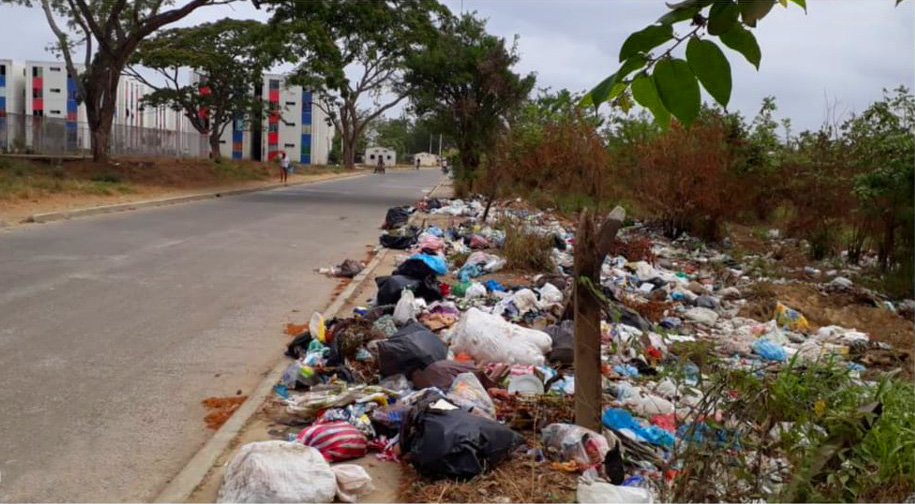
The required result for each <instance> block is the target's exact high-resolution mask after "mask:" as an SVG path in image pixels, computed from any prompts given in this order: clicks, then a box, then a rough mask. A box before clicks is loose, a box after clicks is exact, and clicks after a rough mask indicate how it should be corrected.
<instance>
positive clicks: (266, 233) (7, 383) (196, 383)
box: [0, 170, 441, 501]
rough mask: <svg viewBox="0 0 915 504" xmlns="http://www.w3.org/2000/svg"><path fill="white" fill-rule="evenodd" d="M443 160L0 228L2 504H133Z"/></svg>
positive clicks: (258, 375)
mask: <svg viewBox="0 0 915 504" xmlns="http://www.w3.org/2000/svg"><path fill="white" fill-rule="evenodd" d="M440 177H441V175H440V172H438V170H421V171H413V170H390V171H388V173H387V175H371V174H369V175H366V176H363V177H358V178H352V179H348V180H339V181H329V182H321V183H316V184H312V185H306V186H296V187H288V188H283V189H277V190H272V191H263V192H256V193H250V194H245V195H241V196H233V197H227V198H220V199H213V200H207V201H202V202H195V203H187V204H180V205H175V206H169V207H160V208H151V209H142V210H136V211H133V212H124V213H118V214H111V215H105V216H98V217H89V218H85V219H79V220H73V221H64V222H56V223H51V224H43V225H33V226H27V227H21V228H14V229H10V230H6V231H3V232H0V501H146V500H150V499H153V498H154V497H155V496H156V495H157V493H158V492H159V491H160V490H161V489H162V488H164V486H165V484H166V483H167V482H168V481H169V479H170V478H172V477H173V476H174V475H176V474H177V473H178V471H180V470H181V468H183V467H184V465H185V464H186V463H187V461H188V460H190V458H191V457H192V456H193V455H194V453H196V451H197V450H198V449H199V448H200V447H201V446H202V445H203V444H204V443H205V442H206V440H207V439H208V437H209V436H210V435H211V434H212V431H209V430H208V429H206V427H205V425H204V422H203V417H204V415H205V414H206V410H205V409H204V408H203V406H202V405H201V404H200V401H201V400H202V399H204V398H206V397H208V396H226V395H235V394H236V392H237V391H241V393H243V394H248V393H250V392H251V391H252V390H253V389H254V388H255V387H256V386H257V384H258V383H259V382H260V380H261V379H262V378H263V376H264V374H265V373H266V372H267V371H268V370H269V369H270V368H271V367H272V366H273V365H274V364H275V363H276V362H277V360H278V359H279V358H280V356H281V353H282V351H283V349H284V345H285V343H286V342H287V341H288V337H287V336H285V335H283V334H282V329H283V326H284V325H285V323H286V322H289V321H296V322H304V321H306V320H307V318H308V316H309V315H310V314H311V312H312V311H313V310H315V309H320V308H322V307H323V306H324V305H325V303H326V301H327V300H328V298H329V295H330V294H331V292H332V291H333V289H334V287H335V285H336V282H335V281H334V280H332V279H328V278H325V277H323V276H321V275H318V274H317V273H314V272H313V269H314V268H318V267H321V266H328V265H331V264H338V263H340V262H341V261H342V260H343V259H345V258H354V259H360V260H361V259H363V258H364V257H365V254H366V250H367V249H366V245H369V244H376V243H377V236H378V233H379V230H378V227H379V225H380V224H381V222H382V220H383V218H384V212H385V210H386V209H387V208H388V207H390V206H393V205H399V204H408V203H411V202H413V201H415V200H416V199H418V198H419V197H420V196H422V194H423V190H425V189H431V188H432V187H433V186H434V185H435V184H436V183H437V182H438V181H439V179H440Z"/></svg>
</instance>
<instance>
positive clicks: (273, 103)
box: [190, 72, 333, 164]
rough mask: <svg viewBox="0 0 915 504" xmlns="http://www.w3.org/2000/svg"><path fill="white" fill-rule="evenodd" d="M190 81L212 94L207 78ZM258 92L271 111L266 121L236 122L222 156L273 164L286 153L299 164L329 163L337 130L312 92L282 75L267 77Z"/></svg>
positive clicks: (229, 130) (193, 75)
mask: <svg viewBox="0 0 915 504" xmlns="http://www.w3.org/2000/svg"><path fill="white" fill-rule="evenodd" d="M190 81H191V82H193V83H197V84H199V85H200V92H202V93H207V92H209V88H208V87H207V85H206V83H205V78H204V77H203V76H201V75H199V74H196V73H194V72H192V73H191V75H190ZM255 92H256V93H257V94H259V96H260V97H261V99H262V100H263V101H264V104H265V107H266V108H267V113H266V114H265V117H264V119H263V121H262V122H261V123H260V124H256V123H252V122H251V120H250V119H249V118H246V117H238V118H236V119H235V120H233V121H232V123H231V124H229V125H228V126H227V127H226V129H225V130H224V131H223V133H222V137H221V138H220V155H222V156H223V157H229V158H233V159H255V160H264V161H270V160H273V159H274V158H276V156H277V155H279V153H280V152H285V153H286V155H287V156H289V159H290V160H291V161H293V162H296V163H302V164H327V157H328V154H329V153H330V143H331V141H332V140H333V129H332V128H331V127H330V126H328V125H327V121H326V117H327V115H326V114H325V113H324V112H323V111H322V110H321V109H320V108H318V107H317V105H315V104H314V103H313V100H312V93H311V92H310V91H308V90H305V89H303V88H302V86H296V85H292V84H290V83H289V82H288V76H286V75H282V74H265V75H264V76H263V81H262V85H261V86H260V87H259V89H257V90H252V93H255ZM201 113H203V114H205V113H206V111H201Z"/></svg>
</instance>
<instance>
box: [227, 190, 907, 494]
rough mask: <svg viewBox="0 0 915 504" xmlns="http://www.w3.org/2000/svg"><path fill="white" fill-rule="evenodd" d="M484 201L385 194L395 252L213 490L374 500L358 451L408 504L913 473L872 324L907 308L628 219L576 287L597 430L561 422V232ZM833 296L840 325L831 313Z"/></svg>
mask: <svg viewBox="0 0 915 504" xmlns="http://www.w3.org/2000/svg"><path fill="white" fill-rule="evenodd" d="M486 203H487V201H486V200H484V199H483V198H481V199H466V200H460V199H424V200H422V201H420V202H418V203H417V204H416V205H413V206H407V207H398V208H394V209H391V210H390V211H389V212H388V215H387V218H386V219H385V225H384V226H383V227H384V228H385V231H384V232H383V233H382V235H381V236H380V238H379V242H380V244H381V245H382V246H385V247H387V248H390V249H394V250H396V251H397V252H395V253H396V254H399V257H398V259H397V261H396V263H397V264H396V268H395V269H394V271H391V272H390V274H388V275H383V276H378V277H376V278H375V284H376V286H377V291H376V293H375V295H374V297H373V298H372V299H371V302H370V303H368V304H366V305H365V306H358V307H356V308H355V309H354V311H353V313H352V314H351V315H347V316H343V317H339V318H335V319H329V320H328V319H324V318H323V317H322V316H321V315H320V314H317V313H316V314H314V315H313V316H312V317H311V319H310V320H309V321H308V324H307V329H306V330H302V331H301V332H298V333H297V334H295V336H294V337H293V339H292V340H291V341H290V343H289V345H288V348H287V355H288V356H289V357H290V359H291V360H290V364H289V367H288V368H287V370H286V373H285V374H284V376H283V378H282V380H281V382H280V383H278V384H277V385H276V387H275V391H276V395H275V397H274V398H272V399H271V400H270V404H269V405H268V408H266V409H265V411H267V412H268V414H271V415H274V417H273V418H274V420H275V422H276V425H286V426H288V427H287V428H285V429H278V430H275V431H272V432H273V435H275V436H276V439H275V440H272V441H260V442H255V443H250V444H247V445H245V446H242V447H241V448H240V449H239V450H238V452H237V453H236V454H235V455H234V457H233V458H232V459H231V461H230V462H229V464H228V466H227V471H226V474H225V477H224V481H223V483H222V487H221V489H220V500H221V501H253V500H257V499H270V500H277V499H278V496H280V495H282V496H283V498H284V499H285V498H288V499H291V500H309V501H330V500H332V499H334V498H336V499H339V500H346V501H351V500H355V499H360V498H371V497H370V496H371V495H372V493H371V492H372V488H373V485H374V483H378V482H377V481H376V482H374V483H373V482H372V478H371V476H370V475H369V471H367V470H366V469H367V468H369V467H370V466H371V465H372V463H367V462H366V460H372V459H380V460H382V461H385V462H384V463H391V464H400V465H401V469H402V481H401V484H400V493H399V495H398V499H399V500H402V501H408V502H432V501H450V502H475V501H480V500H486V501H500V502H568V501H571V500H573V499H576V500H578V501H579V502H649V501H653V500H654V501H664V502H667V501H670V502H680V501H698V500H702V501H709V500H716V501H722V500H723V501H734V502H738V501H740V502H746V501H759V500H761V499H762V500H783V501H785V500H787V501H859V500H875V501H880V500H902V499H905V498H907V497H908V496H909V495H911V494H912V492H913V490H915V487H913V481H915V468H913V456H912V452H913V449H915V425H913V422H915V397H913V392H915V390H913V387H912V385H911V383H910V380H907V378H910V377H911V364H912V363H911V352H912V348H911V345H912V339H911V338H909V339H908V343H907V345H908V346H907V347H906V346H905V345H906V343H905V342H904V341H902V340H899V341H898V343H899V345H894V344H890V343H888V342H887V341H889V340H891V338H888V337H887V335H886V334H885V332H884V331H885V328H886V327H891V326H892V324H894V323H896V322H899V323H902V324H904V323H905V321H904V319H903V317H901V316H900V315H898V314H897V313H895V312H894V311H905V307H904V306H903V305H904V303H893V302H888V301H884V302H882V303H876V304H875V303H872V302H870V301H868V300H871V301H872V300H873V299H874V298H875V296H877V294H876V293H873V292H872V291H870V290H868V289H867V288H865V287H862V286H860V285H857V284H855V283H854V282H852V281H851V280H848V279H846V278H843V277H835V276H833V278H831V279H828V280H827V279H826V278H819V279H816V278H808V279H806V280H796V279H790V280H789V279H785V278H771V277H770V278H768V279H767V280H766V281H765V282H763V281H761V279H760V277H759V275H758V274H757V273H756V270H755V269H754V267H755V266H754V264H755V262H754V259H753V258H749V259H746V258H740V259H738V258H735V257H734V256H732V255H730V254H729V253H728V251H727V250H722V249H719V248H716V247H713V246H710V245H708V244H707V243H705V242H703V241H702V240H699V239H697V238H694V237H691V236H689V235H688V234H686V233H680V234H679V236H678V238H676V239H671V238H669V237H666V236H665V234H664V233H663V232H662V231H661V230H655V229H656V228H650V227H647V226H645V225H643V224H642V223H640V222H638V221H634V222H632V223H631V225H628V226H627V227H625V228H624V229H623V230H622V231H621V232H620V234H619V235H618V237H617V242H616V243H614V245H613V247H612V248H611V253H610V255H609V256H608V257H607V259H606V260H605V262H604V263H603V265H602V267H601V274H600V284H599V285H593V286H592V287H593V290H594V292H595V293H596V295H597V296H599V298H600V299H601V302H602V306H603V310H604V315H603V320H602V322H601V348H600V358H601V389H602V392H603V394H602V397H603V400H602V405H601V410H602V418H601V419H602V424H603V427H602V430H601V432H594V431H590V430H588V429H585V428H583V427H578V426H576V425H574V424H573V423H574V416H573V415H574V413H573V411H574V408H573V403H574V394H575V388H576V387H575V386H576V382H575V362H574V358H573V355H574V353H573V349H574V346H575V339H576V338H575V332H574V325H573V324H572V321H571V319H570V317H571V314H572V312H573V310H572V309H571V305H572V299H571V288H572V286H573V283H574V279H573V278H572V277H571V273H572V266H573V259H572V257H573V255H572V254H573V250H574V246H575V236H574V232H573V230H572V229H573V228H572V226H571V225H570V224H569V221H567V220H564V218H563V217H562V216H559V215H555V214H552V213H549V212H544V211H540V210H537V209H536V208H535V207H533V206H532V205H529V204H527V203H525V202H524V201H521V200H510V201H497V202H495V203H494V204H493V205H492V208H491V209H490V215H489V219H488V220H486V221H483V219H482V214H483V213H484V211H485V207H486ZM525 250H527V251H528V253H527V254H525V253H524V251H525ZM351 270H353V268H351V267H349V266H348V265H347V264H345V263H344V264H341V265H340V266H339V267H337V268H335V269H333V270H328V272H330V271H333V272H344V271H351ZM341 274H342V273H341ZM837 278H842V280H841V281H837ZM820 280H822V281H820ZM806 290H812V291H813V292H814V293H815V296H814V297H815V298H816V299H817V302H818V303H820V304H817V305H812V304H809V303H810V302H811V301H810V300H809V299H808V298H806V297H799V296H798V292H806ZM820 298H824V299H825V301H824V300H823V299H820ZM805 303H808V304H805ZM823 303H826V304H823ZM829 303H831V304H829ZM887 304H888V306H887ZM843 308H844V310H843ZM848 311H853V312H854V313H858V314H860V319H859V320H855V321H853V322H855V324H854V325H852V324H847V323H846V322H847V321H848V320H847V319H845V318H837V317H843V316H844V315H843V314H844V313H845V312H848ZM893 317H895V318H893ZM877 321H881V322H880V323H878V322H877ZM840 322H841V323H840ZM859 323H860V324H859ZM892 341H896V340H892ZM366 457H368V458H366ZM373 463H377V462H373ZM309 482H311V484H308V483H309ZM315 482H320V484H317V483H315Z"/></svg>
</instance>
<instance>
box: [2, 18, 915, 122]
mask: <svg viewBox="0 0 915 504" xmlns="http://www.w3.org/2000/svg"><path fill="white" fill-rule="evenodd" d="M179 2H180V0H179ZM444 3H445V4H446V5H448V7H449V8H451V10H452V11H453V12H456V13H457V12H460V11H461V7H462V2H461V0H444ZM807 3H808V4H809V5H808V12H807V14H805V13H804V11H803V10H802V9H801V8H799V7H797V6H796V5H794V4H793V3H791V4H789V7H788V8H787V9H784V8H782V7H781V6H778V5H776V6H775V8H774V9H773V10H772V12H771V13H770V14H769V15H768V16H767V17H766V18H765V19H764V20H763V21H762V22H760V24H759V27H758V29H757V30H756V37H757V40H758V41H759V45H760V47H761V49H762V55H763V56H762V63H761V65H760V69H759V71H756V69H755V68H754V67H753V66H752V65H751V64H750V63H748V62H747V61H746V60H745V59H743V57H742V56H741V55H739V54H738V53H735V52H733V51H730V49H725V51H726V53H727V54H728V56H729V57H730V61H731V68H732V73H733V76H734V89H733V92H732V94H731V106H730V109H732V110H740V111H741V112H743V114H744V115H745V116H748V117H752V116H754V115H755V114H756V112H757V110H758V109H759V105H760V103H761V102H762V98H763V97H764V96H767V95H774V96H776V98H777V103H778V106H779V113H778V115H779V116H780V117H790V118H791V119H792V122H793V125H794V129H795V131H798V130H800V129H808V128H816V127H818V126H819V125H820V124H821V123H822V122H823V118H824V112H825V110H826V101H827V98H828V100H829V102H833V101H838V103H839V105H838V107H837V111H838V112H839V113H843V112H844V113H845V114H846V116H847V114H849V113H851V112H852V111H860V110H862V109H863V108H865V107H867V105H868V104H869V103H871V102H872V101H874V100H875V99H878V98H880V96H881V89H882V88H884V87H886V88H893V87H896V86H898V85H900V84H904V85H906V86H907V87H909V88H910V89H911V88H913V87H915V84H913V80H915V0H906V1H905V2H903V3H902V5H900V6H899V7H894V5H895V1H894V0H808V1H807ZM463 9H464V11H476V12H477V13H478V14H479V15H480V16H481V17H484V18H486V19H488V21H489V23H488V30H489V31H490V32H491V33H494V34H496V35H499V36H502V37H505V38H507V39H508V40H509V41H510V40H511V39H512V37H514V35H515V34H518V35H519V36H520V40H519V49H520V52H521V62H520V63H519V65H518V69H519V70H520V71H523V72H534V73H536V74H537V85H538V86H539V87H551V88H553V89H560V88H569V89H571V90H573V91H583V90H587V89H590V88H591V87H593V86H594V85H595V84H596V83H598V82H600V81H601V80H602V79H603V78H604V77H606V76H607V75H609V74H611V73H613V72H614V71H616V69H617V67H618V54H619V48H620V46H621V45H622V43H623V40H625V38H626V37H627V36H628V35H629V34H630V33H631V32H633V31H635V30H639V29H641V28H643V27H645V26H646V25H648V24H651V23H652V22H653V21H654V20H656V19H657V18H658V17H659V16H660V15H661V14H663V13H664V12H665V11H666V7H665V5H664V2H663V1H660V0H658V1H655V0H463ZM227 16H228V17H236V18H259V19H265V14H264V13H263V12H261V11H257V10H255V9H254V8H253V7H252V6H251V4H250V3H248V2H240V3H238V4H237V5H230V6H218V7H210V8H205V9H199V10H198V11H197V12H196V13H194V14H192V15H191V16H190V17H188V18H187V19H185V20H183V21H182V23H181V24H182V25H193V24H196V23H199V22H202V21H207V20H215V19H219V18H222V17H227ZM51 41H52V36H51V32H50V29H49V28H48V26H47V23H46V21H45V19H44V16H43V14H42V12H41V10H40V9H29V8H23V7H12V6H10V5H9V4H0V59H4V58H11V59H20V60H27V59H33V60H45V59H50V54H49V53H48V52H47V51H46V47H47V46H48V44H49V43H50V42H51Z"/></svg>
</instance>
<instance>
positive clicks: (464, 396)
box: [448, 373, 496, 420]
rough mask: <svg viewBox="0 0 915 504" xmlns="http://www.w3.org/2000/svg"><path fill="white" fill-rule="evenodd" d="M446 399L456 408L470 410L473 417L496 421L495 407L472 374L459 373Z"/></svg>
mask: <svg viewBox="0 0 915 504" xmlns="http://www.w3.org/2000/svg"><path fill="white" fill-rule="evenodd" d="M448 399H451V401H452V402H453V403H454V404H457V405H458V406H461V407H466V408H470V412H471V413H473V414H474V415H477V416H481V417H484V418H488V419H490V420H495V419H496V405H495V404H494V403H493V402H492V398H491V397H489V393H488V392H486V389H485V388H483V384H482V383H480V380H479V379H477V377H476V375H474V374H473V373H461V374H459V375H457V376H455V377H454V381H453V382H451V390H450V391H448Z"/></svg>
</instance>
